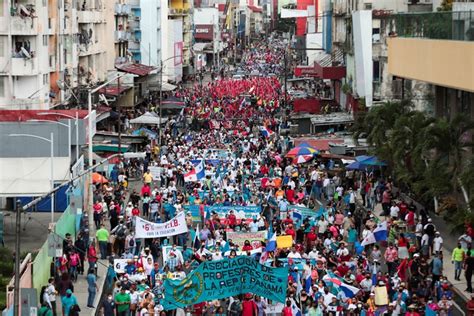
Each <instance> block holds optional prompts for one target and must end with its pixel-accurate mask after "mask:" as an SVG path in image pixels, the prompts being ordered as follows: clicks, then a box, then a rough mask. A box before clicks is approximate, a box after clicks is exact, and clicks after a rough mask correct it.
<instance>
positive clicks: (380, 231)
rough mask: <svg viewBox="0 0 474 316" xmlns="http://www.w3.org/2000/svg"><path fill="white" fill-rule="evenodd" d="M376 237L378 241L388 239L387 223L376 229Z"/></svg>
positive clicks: (382, 223)
mask: <svg viewBox="0 0 474 316" xmlns="http://www.w3.org/2000/svg"><path fill="white" fill-rule="evenodd" d="M374 237H375V240H376V241H382V240H383V241H385V240H387V237H388V229H387V222H386V221H383V222H381V223H380V224H378V225H377V227H375V229H374Z"/></svg>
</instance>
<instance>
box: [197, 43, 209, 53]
mask: <svg viewBox="0 0 474 316" xmlns="http://www.w3.org/2000/svg"><path fill="white" fill-rule="evenodd" d="M205 50H212V43H194V45H193V51H195V52H204V51H205Z"/></svg>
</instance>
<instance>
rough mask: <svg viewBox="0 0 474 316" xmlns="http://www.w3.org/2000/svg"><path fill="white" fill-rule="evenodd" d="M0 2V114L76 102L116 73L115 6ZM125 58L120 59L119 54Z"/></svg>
mask: <svg viewBox="0 0 474 316" xmlns="http://www.w3.org/2000/svg"><path fill="white" fill-rule="evenodd" d="M8 3H10V7H8V6H7V2H6V1H0V109H48V108H51V107H55V106H58V105H60V104H62V105H67V104H69V103H71V102H72V103H77V100H76V99H75V98H76V94H75V93H73V91H74V90H75V89H76V88H78V87H80V86H87V87H90V86H94V85H95V84H97V83H98V82H101V81H104V80H105V79H106V78H107V71H108V70H110V69H113V67H114V60H115V52H114V45H113V40H114V36H113V35H112V34H113V32H114V24H113V22H114V11H115V10H114V4H115V3H114V1H101V0H81V1H77V0H24V1H15V2H13V1H11V2H8ZM118 56H121V55H118Z"/></svg>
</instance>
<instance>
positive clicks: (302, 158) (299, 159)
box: [293, 155, 314, 163]
mask: <svg viewBox="0 0 474 316" xmlns="http://www.w3.org/2000/svg"><path fill="white" fill-rule="evenodd" d="M313 157H314V156H313V155H299V156H295V158H293V162H294V163H305V162H308V161H310V160H311V159H313Z"/></svg>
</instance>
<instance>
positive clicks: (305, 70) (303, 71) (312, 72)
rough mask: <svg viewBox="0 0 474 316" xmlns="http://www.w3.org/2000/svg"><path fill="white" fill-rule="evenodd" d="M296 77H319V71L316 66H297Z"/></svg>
mask: <svg viewBox="0 0 474 316" xmlns="http://www.w3.org/2000/svg"><path fill="white" fill-rule="evenodd" d="M295 76H296V77H319V74H318V72H317V71H316V68H315V67H314V66H296V67H295Z"/></svg>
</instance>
